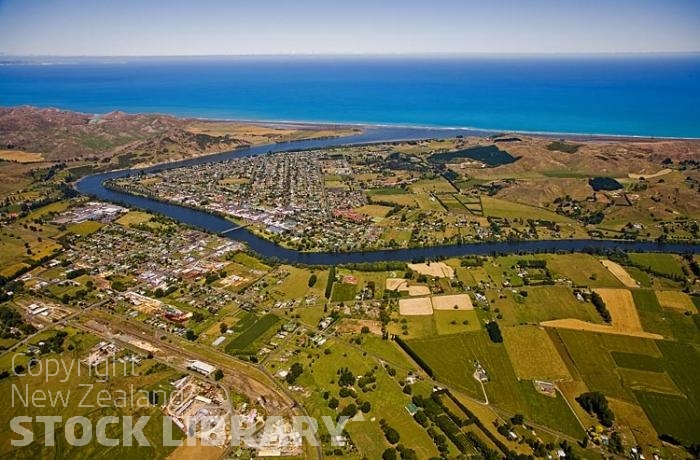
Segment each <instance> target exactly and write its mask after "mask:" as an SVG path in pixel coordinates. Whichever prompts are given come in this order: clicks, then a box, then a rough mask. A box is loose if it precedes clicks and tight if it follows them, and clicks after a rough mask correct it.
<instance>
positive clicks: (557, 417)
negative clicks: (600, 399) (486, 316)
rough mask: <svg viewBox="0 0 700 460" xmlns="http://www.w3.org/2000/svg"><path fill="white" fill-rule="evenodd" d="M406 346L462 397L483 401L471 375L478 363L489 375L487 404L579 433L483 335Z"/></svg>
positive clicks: (557, 401)
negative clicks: (516, 371)
mask: <svg viewBox="0 0 700 460" xmlns="http://www.w3.org/2000/svg"><path fill="white" fill-rule="evenodd" d="M408 343H409V346H410V347H411V348H412V349H413V350H415V352H416V353H418V355H419V356H421V358H423V359H424V360H425V361H426V362H427V363H428V365H429V366H430V367H431V368H432V369H433V371H434V372H435V374H436V378H437V379H438V380H439V381H441V382H445V383H446V384H448V385H451V386H454V387H455V388H457V389H459V390H461V391H464V392H465V393H466V394H468V395H470V396H472V397H474V398H479V399H483V394H482V390H481V385H480V384H479V382H477V381H476V380H475V379H474V378H473V376H472V374H473V372H474V361H475V360H478V361H479V362H480V363H481V365H482V366H483V367H484V369H486V371H487V373H488V375H489V382H488V383H486V384H485V385H484V386H485V389H486V393H487V395H488V397H489V402H490V403H491V404H493V405H494V406H497V407H499V408H502V409H505V410H507V411H510V412H517V413H521V414H524V415H525V417H526V418H528V419H531V420H534V421H536V422H538V423H542V424H544V425H547V426H550V427H552V428H555V429H557V430H558V431H561V432H564V433H567V434H569V435H571V436H574V437H578V436H582V435H583V430H582V428H581V426H580V425H579V423H578V421H577V420H576V418H575V417H574V415H573V413H572V412H571V410H570V409H569V407H568V406H567V404H566V402H565V401H564V400H563V399H562V398H561V397H557V398H549V397H547V396H543V395H540V394H539V393H537V391H536V390H535V388H534V386H533V384H532V382H531V381H529V380H519V379H518V378H517V376H516V374H515V371H514V370H513V366H512V365H511V359H510V357H509V356H508V353H507V351H506V348H505V346H504V345H503V344H495V343H493V342H491V340H490V339H489V338H488V336H487V334H486V333H485V332H473V333H466V334H456V335H449V336H443V337H437V338H432V339H418V340H409V341H408Z"/></svg>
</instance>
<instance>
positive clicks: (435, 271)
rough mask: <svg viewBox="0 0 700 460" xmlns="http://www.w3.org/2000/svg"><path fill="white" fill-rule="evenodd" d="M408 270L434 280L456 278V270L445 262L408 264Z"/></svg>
mask: <svg viewBox="0 0 700 460" xmlns="http://www.w3.org/2000/svg"><path fill="white" fill-rule="evenodd" d="M408 268H409V269H411V270H413V271H414V272H417V273H420V274H421V275H426V276H432V277H433V278H454V276H455V271H454V268H452V267H450V266H449V265H447V264H446V263H444V262H430V263H421V264H408Z"/></svg>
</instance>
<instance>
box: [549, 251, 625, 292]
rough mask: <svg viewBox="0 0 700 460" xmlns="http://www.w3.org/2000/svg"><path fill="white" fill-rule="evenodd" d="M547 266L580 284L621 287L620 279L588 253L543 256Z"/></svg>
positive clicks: (557, 273) (556, 273)
mask: <svg viewBox="0 0 700 460" xmlns="http://www.w3.org/2000/svg"><path fill="white" fill-rule="evenodd" d="M543 257H544V258H545V259H546V260H547V268H549V269H550V270H551V271H552V272H553V273H554V274H555V276H556V275H561V276H564V277H566V278H568V279H570V280H571V281H572V282H573V283H574V284H576V285H579V286H590V287H620V286H621V283H620V281H619V280H618V279H617V278H616V277H615V276H614V275H613V274H612V273H610V271H609V270H608V269H607V268H605V267H603V265H602V264H601V263H600V262H599V260H598V259H597V258H595V257H593V256H591V255H588V254H561V255H556V256H552V255H546V256H543Z"/></svg>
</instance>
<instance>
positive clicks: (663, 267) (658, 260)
mask: <svg viewBox="0 0 700 460" xmlns="http://www.w3.org/2000/svg"><path fill="white" fill-rule="evenodd" d="M628 255H629V258H630V260H632V262H634V263H635V264H636V265H640V266H642V267H648V268H650V269H651V270H653V271H654V272H657V273H663V274H665V275H669V276H680V277H682V276H685V275H684V274H683V269H682V268H681V264H680V262H679V260H678V258H677V257H676V256H674V255H672V254H657V253H630V254H628Z"/></svg>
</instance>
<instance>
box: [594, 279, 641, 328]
mask: <svg viewBox="0 0 700 460" xmlns="http://www.w3.org/2000/svg"><path fill="white" fill-rule="evenodd" d="M595 292H597V293H598V294H599V295H600V297H602V298H603V302H605V306H606V307H607V308H608V311H610V316H612V327H613V328H615V329H617V330H619V331H623V332H641V331H642V330H643V329H642V322H641V321H640V320H639V315H638V314H637V308H636V307H635V305H634V299H633V298H632V293H631V292H630V291H629V290H627V289H611V288H606V289H595Z"/></svg>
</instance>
